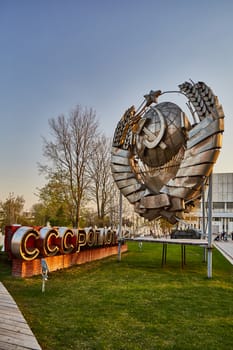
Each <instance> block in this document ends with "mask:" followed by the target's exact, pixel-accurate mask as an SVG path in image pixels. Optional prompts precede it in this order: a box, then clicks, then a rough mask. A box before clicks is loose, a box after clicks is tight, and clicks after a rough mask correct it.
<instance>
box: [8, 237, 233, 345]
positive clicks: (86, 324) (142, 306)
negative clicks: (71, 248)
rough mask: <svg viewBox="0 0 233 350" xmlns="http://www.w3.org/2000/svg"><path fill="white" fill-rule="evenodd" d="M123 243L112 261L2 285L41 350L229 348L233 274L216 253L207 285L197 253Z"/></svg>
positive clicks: (192, 249) (190, 249) (10, 280)
mask: <svg viewBox="0 0 233 350" xmlns="http://www.w3.org/2000/svg"><path fill="white" fill-rule="evenodd" d="M161 254H162V248H161V246H160V245H153V244H149V243H147V244H144V245H143V249H142V251H140V250H139V249H138V246H137V244H135V243H130V244H129V251H128V252H127V253H125V254H123V255H122V261H121V262H118V261H117V258H116V257H111V258H107V259H104V260H101V261H97V262H92V263H88V264H85V265H82V266H76V267H72V268H70V269H67V270H62V271H57V272H54V273H52V274H50V275H49V281H48V282H47V283H46V290H45V293H41V278H40V277H34V278H30V279H25V280H23V279H16V278H12V277H10V276H9V274H8V275H7V273H6V271H5V273H3V274H1V279H2V281H3V283H4V284H5V286H6V287H7V288H8V290H9V291H10V293H11V294H12V296H13V297H14V298H15V300H16V301H17V303H18V305H19V306H20V309H21V310H22V312H23V313H24V315H25V317H26V319H27V320H28V322H29V325H30V326H31V328H32V330H33V332H34V334H35V335H36V337H37V339H38V341H39V343H40V344H41V346H42V348H43V350H54V349H56V350H57V349H77V350H79V349H80V350H83V349H96V350H99V349H100V350H101V349H103V350H105V349H109V350H114V349H116V350H120V349H122V350H123V349H124V350H126V349H129V350H130V349H132V350H139V349H143V350H147V349H148V350H150V349H210V350H214V349H218V350H219V349H220V350H221V349H224V350H225V349H227V348H231V345H232V343H233V319H232V315H233V307H232V292H233V268H232V266H231V265H230V264H229V263H228V262H227V261H226V260H225V259H224V258H223V257H222V256H221V255H220V254H219V253H218V252H217V251H214V255H213V278H212V279H208V278H207V277H206V275H207V267H206V263H203V261H202V257H203V250H202V248H199V247H186V257H187V264H186V266H185V268H184V269H181V264H180V247H179V246H172V247H169V248H168V253H167V264H166V265H165V266H164V267H161Z"/></svg>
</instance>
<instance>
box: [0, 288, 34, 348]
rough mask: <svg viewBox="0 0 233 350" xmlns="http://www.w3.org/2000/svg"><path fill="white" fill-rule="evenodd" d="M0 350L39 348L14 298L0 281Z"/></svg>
mask: <svg viewBox="0 0 233 350" xmlns="http://www.w3.org/2000/svg"><path fill="white" fill-rule="evenodd" d="M0 350H41V347H40V345H39V344H38V342H37V340H36V338H35V336H34V334H33V333H32V331H31V329H30V328H29V326H28V324H27V322H26V320H25V318H24V317H23V315H22V313H21V312H20V310H19V309H18V307H17V305H16V303H15V301H14V299H13V298H12V297H11V295H10V294H9V293H8V291H7V289H6V288H5V287H4V285H3V284H2V283H1V282H0Z"/></svg>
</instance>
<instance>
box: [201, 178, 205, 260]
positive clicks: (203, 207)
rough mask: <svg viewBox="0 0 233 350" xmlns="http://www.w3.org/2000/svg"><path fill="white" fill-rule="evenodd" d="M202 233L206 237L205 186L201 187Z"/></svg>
mask: <svg viewBox="0 0 233 350" xmlns="http://www.w3.org/2000/svg"><path fill="white" fill-rule="evenodd" d="M202 233H203V236H204V237H206V228H205V186H204V185H202ZM203 261H204V262H206V248H203Z"/></svg>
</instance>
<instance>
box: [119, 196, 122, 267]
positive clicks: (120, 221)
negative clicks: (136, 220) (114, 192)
mask: <svg viewBox="0 0 233 350" xmlns="http://www.w3.org/2000/svg"><path fill="white" fill-rule="evenodd" d="M121 240H122V193H121V192H120V197H119V232H118V261H121V243H122V242H121Z"/></svg>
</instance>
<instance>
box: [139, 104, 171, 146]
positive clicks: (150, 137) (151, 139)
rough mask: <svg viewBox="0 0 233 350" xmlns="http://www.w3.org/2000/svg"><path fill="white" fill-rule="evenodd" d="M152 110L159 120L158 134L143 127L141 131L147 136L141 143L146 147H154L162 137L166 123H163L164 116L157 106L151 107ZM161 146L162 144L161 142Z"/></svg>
mask: <svg viewBox="0 0 233 350" xmlns="http://www.w3.org/2000/svg"><path fill="white" fill-rule="evenodd" d="M153 110H154V111H156V112H157V114H158V116H159V120H160V130H159V133H158V135H155V134H154V133H153V132H151V131H150V130H149V129H147V128H146V127H145V126H144V127H143V129H142V130H143V131H144V133H145V135H146V136H147V137H146V138H145V139H144V140H143V144H144V145H145V146H146V147H147V148H154V147H156V146H157V145H158V144H159V143H160V142H161V140H162V137H163V135H164V132H165V129H166V123H165V119H164V116H163V115H162V113H161V112H160V110H159V109H158V108H155V107H153ZM161 146H162V148H164V147H163V145H162V144H161Z"/></svg>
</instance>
